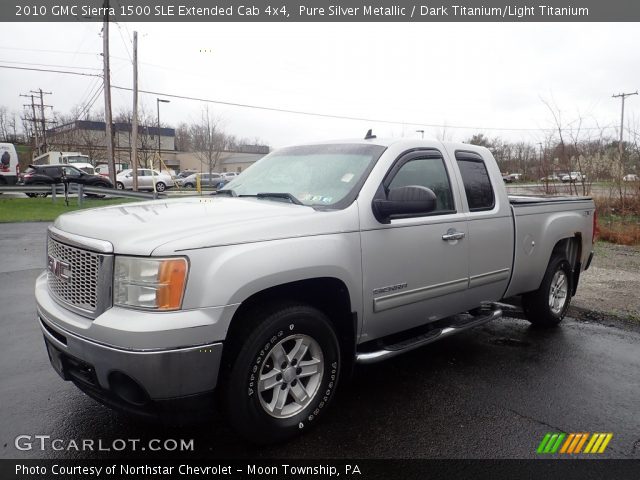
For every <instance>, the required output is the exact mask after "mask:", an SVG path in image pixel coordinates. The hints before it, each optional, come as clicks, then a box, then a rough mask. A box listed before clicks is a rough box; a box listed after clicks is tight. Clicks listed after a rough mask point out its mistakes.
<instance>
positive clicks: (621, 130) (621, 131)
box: [612, 90, 638, 164]
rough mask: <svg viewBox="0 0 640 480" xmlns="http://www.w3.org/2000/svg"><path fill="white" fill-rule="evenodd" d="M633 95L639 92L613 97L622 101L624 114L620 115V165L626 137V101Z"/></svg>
mask: <svg viewBox="0 0 640 480" xmlns="http://www.w3.org/2000/svg"><path fill="white" fill-rule="evenodd" d="M631 95H638V91H637V90H636V91H635V92H632V93H619V94H617V95H612V97H613V98H620V99H621V100H622V112H621V113H620V143H618V151H619V152H620V163H621V164H622V152H623V148H622V140H623V135H624V101H625V99H626V98H627V97H630V96H631Z"/></svg>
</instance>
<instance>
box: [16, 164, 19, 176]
mask: <svg viewBox="0 0 640 480" xmlns="http://www.w3.org/2000/svg"><path fill="white" fill-rule="evenodd" d="M16 175H20V164H19V163H16Z"/></svg>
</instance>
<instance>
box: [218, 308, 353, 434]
mask: <svg viewBox="0 0 640 480" xmlns="http://www.w3.org/2000/svg"><path fill="white" fill-rule="evenodd" d="M258 312H259V313H258ZM250 315H251V318H249V316H247V317H245V318H244V319H243V321H244V322H245V323H244V328H243V330H242V332H239V331H236V332H235V335H234V337H235V338H237V339H239V340H238V341H236V343H235V345H234V342H233V341H232V343H231V344H230V345H229V351H228V352H225V367H223V371H226V372H228V375H227V377H226V378H225V379H224V380H223V395H224V397H225V398H224V400H225V402H224V403H225V406H226V410H227V413H228V418H229V420H230V422H231V424H232V426H233V427H234V428H235V429H236V430H237V431H238V432H240V433H241V434H242V435H243V436H244V437H245V438H247V439H248V440H250V441H252V442H255V443H272V442H277V441H281V440H285V439H287V438H291V437H293V436H295V435H298V434H300V433H302V432H303V431H305V430H306V429H308V428H309V427H311V426H312V425H314V424H316V423H317V421H318V417H319V416H321V415H323V414H324V412H325V411H326V409H327V406H328V405H329V403H330V401H331V399H332V398H333V396H334V390H335V388H336V386H337V384H338V377H339V372H340V348H339V344H338V339H337V337H336V334H335V332H334V330H333V327H332V326H331V323H330V321H329V319H328V318H327V317H326V316H325V315H324V313H322V312H320V311H319V310H317V309H315V308H313V307H311V306H309V305H304V304H289V305H281V306H279V307H275V308H272V309H269V310H266V311H265V310H256V311H254V312H253V314H250ZM254 315H255V316H254ZM225 347H226V346H225Z"/></svg>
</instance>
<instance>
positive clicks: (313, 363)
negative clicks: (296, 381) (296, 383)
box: [298, 358, 320, 378]
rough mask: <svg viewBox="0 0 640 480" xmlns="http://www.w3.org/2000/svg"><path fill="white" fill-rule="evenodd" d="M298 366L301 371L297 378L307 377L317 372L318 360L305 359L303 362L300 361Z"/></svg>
mask: <svg viewBox="0 0 640 480" xmlns="http://www.w3.org/2000/svg"><path fill="white" fill-rule="evenodd" d="M298 366H299V367H300V369H301V372H300V373H299V374H298V378H304V377H309V376H311V375H315V374H316V373H318V371H319V368H320V360H318V359H317V358H313V359H311V360H305V361H304V362H300V363H299V364H298Z"/></svg>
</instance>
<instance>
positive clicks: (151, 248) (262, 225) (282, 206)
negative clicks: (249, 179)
mask: <svg viewBox="0 0 640 480" xmlns="http://www.w3.org/2000/svg"><path fill="white" fill-rule="evenodd" d="M352 207H354V208H352ZM352 207H349V208H347V209H345V210H335V211H320V210H316V209H314V208H311V207H306V206H301V205H294V204H290V203H285V202H281V201H276V200H270V199H256V198H231V197H202V198H197V197H189V198H184V199H171V200H165V201H157V200H156V201H151V202H141V203H130V204H124V205H114V206H109V207H101V208H92V209H87V210H80V211H77V212H71V213H66V214H64V215H61V216H59V217H58V218H57V219H56V221H55V223H54V225H55V227H56V228H59V229H60V230H62V231H64V232H69V233H73V234H76V235H80V236H83V237H89V238H94V239H99V240H106V241H108V242H110V243H111V244H112V245H113V247H114V252H115V253H122V254H128V255H151V254H157V255H164V254H170V253H173V252H177V251H182V250H190V249H197V248H204V247H215V246H221V245H233V244H238V243H249V242H260V241H268V240H276V239H283V238H291V237H303V236H308V235H323V234H329V233H339V232H347V231H355V230H357V226H358V222H357V209H356V208H355V204H354V205H352Z"/></svg>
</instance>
